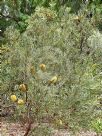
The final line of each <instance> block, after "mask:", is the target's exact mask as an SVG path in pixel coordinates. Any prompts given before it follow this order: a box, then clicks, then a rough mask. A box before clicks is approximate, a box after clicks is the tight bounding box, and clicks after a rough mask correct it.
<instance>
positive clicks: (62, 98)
mask: <svg viewBox="0 0 102 136" xmlns="http://www.w3.org/2000/svg"><path fill="white" fill-rule="evenodd" d="M69 12H70V8H65V9H61V11H59V16H57V14H56V12H55V11H52V10H50V9H48V8H39V7H38V8H36V11H35V13H34V14H32V15H31V16H30V17H29V19H28V20H27V23H28V27H27V29H26V31H25V32H23V33H22V34H20V32H19V31H18V30H16V29H14V28H13V27H12V26H11V27H9V28H7V29H6V31H5V37H6V44H5V45H2V46H3V48H2V60H3V62H2V80H1V82H2V86H1V92H2V93H4V92H5V93H6V95H7V100H6V101H9V103H11V102H10V100H9V97H10V95H11V94H16V95H17V97H18V98H19V97H20V98H22V99H24V100H25V94H24V93H23V92H20V90H19V85H20V84H22V83H24V84H27V86H28V92H27V97H28V100H27V104H28V103H29V105H30V110H29V115H30V116H31V117H32V118H33V119H34V120H37V121H38V122H40V121H42V119H43V118H45V117H48V120H49V122H51V123H53V124H54V126H55V127H56V126H59V125H60V124H61V125H62V126H63V127H64V126H67V127H70V128H73V129H78V128H80V127H83V128H87V127H89V125H90V122H91V120H93V118H95V115H96V116H98V115H99V114H100V113H99V112H100V110H99V112H98V113H97V108H96V107H97V103H98V97H99V96H100V94H101V93H102V71H101V66H102V47H101V43H102V42H101V41H102V38H101V37H102V34H101V33H100V32H99V31H98V30H96V28H94V27H93V22H94V18H92V19H91V20H88V19H87V18H86V11H80V12H79V14H78V16H76V15H74V14H70V13H69ZM3 49H4V50H6V51H4V50H3ZM7 51H8V52H7ZM40 64H45V66H46V70H45V71H42V70H41V68H40V67H39V65H40ZM54 76H56V77H57V81H56V83H53V82H52V83H50V81H51V79H52V77H54ZM24 106H25V107H26V105H24ZM27 106H28V105H27ZM17 107H18V105H17ZM26 108H27V109H28V108H29V107H26ZM26 108H24V109H22V108H20V107H18V108H17V109H18V110H17V113H18V114H17V115H18V116H19V115H21V112H26ZM22 110H23V111H22ZM95 113H97V114H95ZM60 122H62V123H60Z"/></svg>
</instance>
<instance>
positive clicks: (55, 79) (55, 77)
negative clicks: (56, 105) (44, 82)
mask: <svg viewBox="0 0 102 136" xmlns="http://www.w3.org/2000/svg"><path fill="white" fill-rule="evenodd" d="M57 80H58V77H57V76H54V77H52V78H51V80H50V81H49V84H55V83H56V82H57Z"/></svg>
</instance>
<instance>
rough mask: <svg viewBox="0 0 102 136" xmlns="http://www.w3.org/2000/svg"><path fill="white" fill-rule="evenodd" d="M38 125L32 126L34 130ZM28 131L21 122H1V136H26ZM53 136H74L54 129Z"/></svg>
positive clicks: (81, 135) (84, 134)
mask: <svg viewBox="0 0 102 136" xmlns="http://www.w3.org/2000/svg"><path fill="white" fill-rule="evenodd" d="M36 125H37V124H32V128H34V127H36ZM26 129H27V124H25V125H22V124H20V123H19V122H16V123H11V122H7V121H2V122H0V136H24V135H25V132H26ZM52 136H72V135H71V133H70V132H69V131H68V130H64V129H61V130H55V129H53V132H52ZM73 136H96V133H95V132H91V131H87V132H83V131H81V132H80V133H77V134H74V135H73Z"/></svg>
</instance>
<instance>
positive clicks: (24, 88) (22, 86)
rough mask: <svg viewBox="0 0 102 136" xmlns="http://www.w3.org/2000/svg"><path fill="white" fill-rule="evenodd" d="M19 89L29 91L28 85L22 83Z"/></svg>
mask: <svg viewBox="0 0 102 136" xmlns="http://www.w3.org/2000/svg"><path fill="white" fill-rule="evenodd" d="M19 90H21V91H22V92H26V91H27V88H26V85H25V84H20V86H19Z"/></svg>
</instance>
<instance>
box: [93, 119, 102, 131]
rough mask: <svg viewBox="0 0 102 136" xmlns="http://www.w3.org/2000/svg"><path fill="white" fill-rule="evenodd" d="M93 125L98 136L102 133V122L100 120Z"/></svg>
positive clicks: (96, 120)
mask: <svg viewBox="0 0 102 136" xmlns="http://www.w3.org/2000/svg"><path fill="white" fill-rule="evenodd" d="M91 125H92V128H93V129H94V130H95V131H96V132H97V133H98V134H99V133H101V132H102V120H101V119H100V118H99V119H95V120H94V121H92V124H91Z"/></svg>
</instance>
